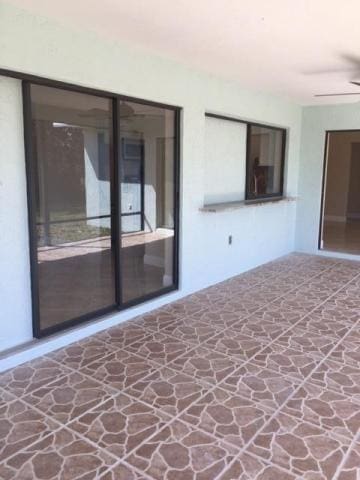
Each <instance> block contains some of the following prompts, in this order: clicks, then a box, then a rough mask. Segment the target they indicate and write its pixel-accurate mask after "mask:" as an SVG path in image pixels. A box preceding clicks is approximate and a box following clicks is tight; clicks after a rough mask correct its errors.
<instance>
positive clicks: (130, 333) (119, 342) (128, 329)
mask: <svg viewBox="0 0 360 480" xmlns="http://www.w3.org/2000/svg"><path fill="white" fill-rule="evenodd" d="M147 335H149V332H148V331H147V330H146V329H145V328H142V327H141V326H140V325H139V326H138V325H119V326H118V327H113V328H109V329H107V330H105V331H104V332H101V333H99V334H97V335H96V336H95V337H96V339H98V340H102V341H103V342H105V343H107V344H109V345H110V346H113V347H117V348H126V347H128V346H129V345H131V344H132V343H134V342H137V341H141V340H142V339H143V338H145V337H146V336H147Z"/></svg>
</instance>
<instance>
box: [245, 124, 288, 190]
mask: <svg viewBox="0 0 360 480" xmlns="http://www.w3.org/2000/svg"><path fill="white" fill-rule="evenodd" d="M248 129H249V132H248V152H247V162H248V163H247V198H248V199H253V198H263V197H267V196H277V195H279V196H280V195H282V181H283V168H284V142H285V132H284V130H280V129H275V128H267V127H262V126H256V125H248Z"/></svg>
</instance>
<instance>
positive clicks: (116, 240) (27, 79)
mask: <svg viewBox="0 0 360 480" xmlns="http://www.w3.org/2000/svg"><path fill="white" fill-rule="evenodd" d="M0 76H6V77H10V78H14V79H17V80H21V81H22V94H23V120H24V148H25V163H26V180H27V203H28V227H29V247H30V275H31V297H32V323H33V335H34V337H36V338H43V337H46V336H48V335H51V334H53V333H56V332H59V331H63V330H65V329H67V328H70V327H73V326H75V325H79V324H81V323H84V322H87V321H90V320H95V319H98V318H100V317H102V316H104V315H106V314H109V313H115V312H117V311H122V310H124V309H127V308H129V307H132V306H135V305H139V304H142V303H144V302H146V301H149V300H152V299H154V298H156V297H159V296H161V295H164V294H166V293H170V292H173V291H175V290H177V289H178V288H179V238H180V222H179V219H180V115H181V107H178V106H174V105H167V104H163V103H159V102H153V101H148V100H142V99H139V98H134V97H129V96H125V95H121V94H118V93H111V92H107V91H103V90H99V89H94V88H88V87H82V86H79V85H76V84H72V83H66V82H61V81H57V80H53V79H48V78H44V77H40V76H36V75H29V74H25V73H22V72H16V71H11V70H6V69H0ZM31 84H34V85H42V86H47V87H53V88H58V89H63V90H68V91H72V92H79V93H85V94H89V95H93V96H100V97H103V98H104V97H105V98H108V99H111V101H112V117H113V118H112V128H111V129H110V131H111V135H110V145H111V146H112V152H111V155H110V157H111V160H110V169H111V172H112V175H110V177H111V178H112V184H111V231H112V242H111V243H112V245H113V246H114V258H115V296H116V303H115V304H114V305H110V306H108V307H106V308H103V309H100V310H97V311H95V312H91V313H87V314H85V315H82V316H79V317H77V318H74V319H71V320H67V321H65V322H63V323H61V324H59V325H54V326H52V327H49V328H46V329H41V327H40V310H39V284H38V278H39V277H38V262H37V230H36V208H35V207H36V198H35V188H34V187H35V178H34V177H35V175H34V169H33V165H34V162H33V161H32V157H33V145H32V143H33V142H32V128H31V122H32V115H31V98H30V85H31ZM120 100H122V101H133V102H137V103H140V104H144V105H149V106H155V107H159V108H166V109H168V110H173V111H174V132H175V141H174V163H175V168H174V240H173V241H174V251H173V283H172V285H170V286H166V287H163V288H162V289H159V290H157V291H156V292H151V293H149V294H146V295H143V296H142V297H139V298H136V299H134V300H131V301H128V302H123V299H122V279H121V264H122V261H121V256H122V253H123V252H122V248H121V238H122V235H121V169H120V168H119V162H120V161H121V152H120V148H121V146H120V145H119V138H121V137H120V122H119V118H120V108H121V106H120ZM142 208H143V206H142Z"/></svg>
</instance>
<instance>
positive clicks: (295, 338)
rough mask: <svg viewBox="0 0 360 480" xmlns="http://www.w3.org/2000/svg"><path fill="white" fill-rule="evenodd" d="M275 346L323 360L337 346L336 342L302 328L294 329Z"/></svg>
mask: <svg viewBox="0 0 360 480" xmlns="http://www.w3.org/2000/svg"><path fill="white" fill-rule="evenodd" d="M275 344H277V345H283V346H284V347H287V348H289V349H294V350H298V351H299V352H302V353H304V354H311V355H312V356H314V357H318V358H320V359H322V358H323V357H324V356H325V355H327V354H328V353H329V352H330V350H332V348H334V346H335V344H336V340H334V339H333V338H331V337H326V336H324V335H318V334H317V333H314V332H310V331H308V330H304V329H301V328H296V327H294V328H292V329H291V330H289V331H288V332H286V333H284V335H281V336H280V337H278V338H276V339H275Z"/></svg>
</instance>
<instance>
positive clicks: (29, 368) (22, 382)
mask: <svg viewBox="0 0 360 480" xmlns="http://www.w3.org/2000/svg"><path fill="white" fill-rule="evenodd" d="M67 373H71V371H70V370H69V369H68V368H66V367H64V366H62V365H59V364H58V363H57V362H54V361H53V360H50V359H49V358H46V357H43V358H38V359H36V360H33V361H31V362H28V363H25V364H23V365H20V366H19V367H15V368H13V369H12V370H8V371H7V372H4V373H0V387H3V388H4V389H6V391H8V392H9V393H13V394H14V395H16V396H18V397H21V396H22V395H25V394H27V393H30V392H32V391H33V390H37V389H38V388H40V387H42V386H44V385H46V384H47V383H50V382H53V381H54V380H56V379H57V378H60V377H62V376H64V375H65V374H67Z"/></svg>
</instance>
